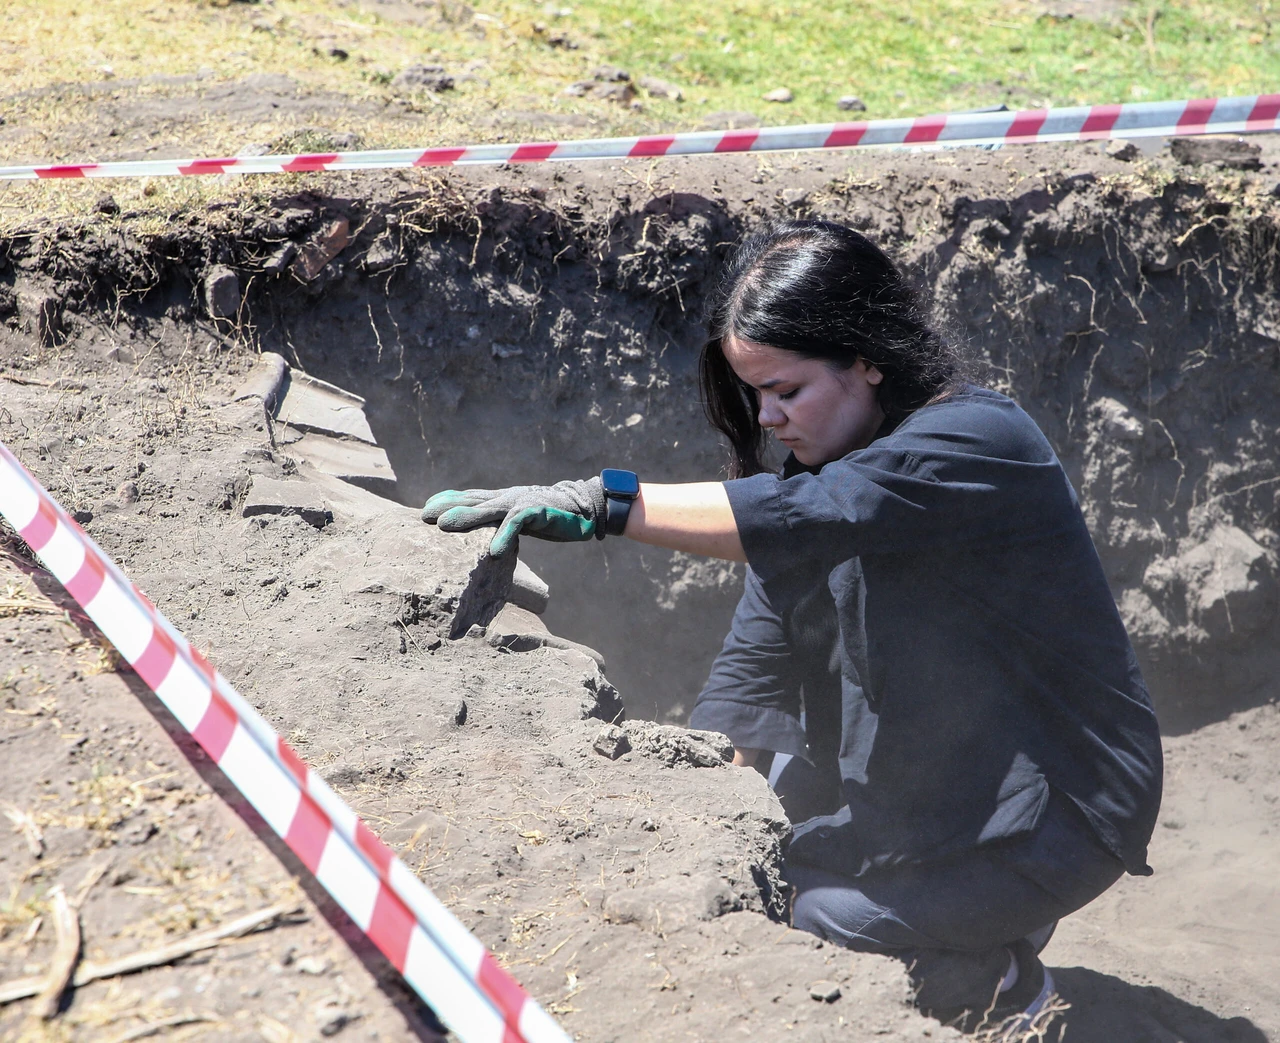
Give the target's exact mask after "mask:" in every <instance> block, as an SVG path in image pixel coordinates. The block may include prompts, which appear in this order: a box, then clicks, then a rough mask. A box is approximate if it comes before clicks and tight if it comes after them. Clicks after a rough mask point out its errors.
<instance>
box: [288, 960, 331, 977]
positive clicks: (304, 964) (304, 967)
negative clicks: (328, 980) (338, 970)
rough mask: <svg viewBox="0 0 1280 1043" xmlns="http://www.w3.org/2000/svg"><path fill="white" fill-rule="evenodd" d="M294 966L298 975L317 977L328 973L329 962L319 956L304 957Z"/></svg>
mask: <svg viewBox="0 0 1280 1043" xmlns="http://www.w3.org/2000/svg"><path fill="white" fill-rule="evenodd" d="M295 966H296V967H297V968H298V973H299V974H311V975H315V976H317V977H319V976H320V975H321V974H328V973H329V961H328V960H326V959H322V958H321V957H319V956H304V957H303V958H302V959H300V960H298V961H297V963H296V964H295Z"/></svg>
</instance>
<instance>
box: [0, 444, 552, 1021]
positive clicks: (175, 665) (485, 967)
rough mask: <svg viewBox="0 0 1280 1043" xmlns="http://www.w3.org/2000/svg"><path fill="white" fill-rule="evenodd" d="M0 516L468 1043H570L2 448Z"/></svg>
mask: <svg viewBox="0 0 1280 1043" xmlns="http://www.w3.org/2000/svg"><path fill="white" fill-rule="evenodd" d="M0 515H3V516H4V517H5V519H6V520H7V521H8V522H9V524H10V525H12V526H13V528H14V529H15V530H16V531H17V532H18V533H19V534H20V535H21V536H22V538H23V539H24V540H26V542H27V544H28V545H29V546H30V547H31V549H32V550H34V551H35V552H36V553H37V554H38V555H39V556H40V560H41V561H42V562H43V563H44V564H45V566H46V567H47V568H48V569H49V571H50V572H51V573H52V574H53V575H54V576H55V577H56V578H57V580H58V582H60V583H61V584H62V585H63V586H64V587H65V588H66V590H67V592H68V593H69V594H70V595H71V596H72V597H73V598H74V599H75V600H76V602H77V603H78V604H79V605H80V607H81V608H83V609H84V610H85V612H86V613H87V614H88V616H89V618H90V619H92V620H93V622H94V623H95V624H96V625H97V626H98V628H99V629H100V630H101V631H102V633H103V634H105V635H106V637H107V639H108V640H109V641H110V642H111V643H112V644H113V645H114V646H115V647H116V649H117V651H119V653H120V655H121V656H122V657H123V658H124V659H125V660H126V661H127V662H128V663H129V665H130V666H132V667H133V669H134V670H135V671H137V673H138V676H139V677H141V678H142V680H143V681H145V682H146V684H147V686H148V687H149V688H151V690H152V691H154V692H155V693H156V695H157V696H159V698H160V701H161V702H163V703H164V704H165V706H166V707H168V709H169V711H170V712H171V713H172V714H173V715H174V717H175V718H177V720H178V721H179V722H180V723H181V724H182V726H183V727H184V728H186V729H187V731H189V732H190V733H191V734H192V736H194V738H195V739H196V741H197V742H198V743H199V744H200V745H201V746H202V747H203V748H204V750H205V752H206V753H208V754H209V756H210V757H211V758H212V759H213V761H214V762H215V763H216V764H217V765H218V767H219V768H220V769H221V770H222V772H223V774H225V775H226V777H227V778H228V779H229V780H230V781H231V783H232V784H233V785H234V786H235V787H236V788H237V789H238V790H239V791H240V792H241V793H242V794H244V796H245V798H246V799H247V800H248V801H249V803H250V804H252V805H253V807H254V809H255V810H256V811H257V812H258V814H260V815H261V816H262V817H263V819H265V820H266V822H267V824H268V825H270V826H271V828H272V829H273V830H275V832H276V833H278V834H279V835H280V836H281V837H282V838H283V839H284V842H285V843H286V844H288V846H289V848H290V849H291V850H292V851H293V853H294V854H296V855H297V856H298V858H299V859H300V860H301V861H302V863H303V865H305V866H306V867H307V869H308V870H310V871H311V872H312V873H313V874H314V875H315V878H316V880H318V881H319V882H320V884H321V886H323V887H324V889H325V890H326V891H328V892H329V894H330V895H332V896H333V898H334V899H335V900H336V901H337V902H338V904H339V905H340V906H341V907H342V908H343V910H344V911H345V912H346V914H347V915H348V916H350V917H351V919H352V920H353V921H354V922H355V923H356V924H357V926H359V927H360V929H361V930H362V931H364V933H365V934H366V935H367V936H368V937H369V939H370V940H371V941H372V942H373V943H374V944H375V945H376V946H377V947H378V949H379V950H381V951H382V953H383V954H384V955H385V956H386V957H387V959H388V960H390V961H391V963H392V964H393V965H394V966H395V967H396V969H397V970H398V971H400V973H401V974H402V975H404V978H405V980H406V981H407V982H408V983H409V985H410V986H411V987H412V988H413V989H414V991H415V992H417V993H418V995H419V996H421V997H422V999H423V1000H424V1001H426V1003H428V1004H429V1005H430V1006H431V1007H432V1009H433V1010H435V1012H436V1013H437V1014H438V1015H439V1016H440V1019H441V1020H442V1021H443V1022H444V1023H445V1024H446V1025H447V1026H448V1027H449V1028H450V1029H452V1030H453V1032H454V1033H456V1034H457V1036H458V1037H459V1038H460V1039H462V1040H464V1041H465V1043H568V1038H569V1037H568V1036H566V1035H565V1034H564V1032H563V1031H562V1030H561V1029H560V1027H559V1026H558V1025H557V1024H556V1023H555V1022H554V1021H553V1020H552V1019H551V1017H550V1016H549V1015H548V1014H547V1013H546V1012H545V1011H543V1009H542V1008H541V1007H539V1006H538V1004H537V1003H535V1002H534V1001H533V1000H532V999H531V998H530V997H529V996H528V994H527V993H526V992H525V991H524V989H522V988H521V987H520V985H518V984H517V983H516V981H515V980H514V979H513V978H511V977H510V976H509V975H508V974H507V972H506V971H504V970H503V969H502V968H501V967H499V966H498V964H497V962H496V961H495V960H494V958H493V955H492V954H491V953H490V952H489V951H488V950H487V949H486V948H485V947H484V946H483V945H482V944H481V943H480V941H479V940H478V939H476V938H475V936H474V935H472V934H471V932H470V931H468V930H467V929H466V928H465V927H464V926H463V925H462V924H461V923H460V922H459V921H458V920H457V919H456V918H455V917H454V916H453V914H452V913H450V912H449V910H448V909H446V908H445V907H444V906H443V905H442V904H441V903H440V902H439V901H438V900H437V899H436V897H435V896H434V895H433V894H432V893H431V891H430V890H428V888H427V887H426V885H424V884H423V883H422V881H420V880H419V879H418V878H417V877H416V876H415V875H414V874H413V871H412V870H410V869H409V868H408V867H407V866H406V865H405V864H404V863H403V862H401V861H400V860H399V859H398V858H396V857H395V855H394V854H392V852H391V849H390V848H388V847H387V846H386V845H385V844H383V843H382V841H381V840H379V839H378V838H377V836H375V835H374V833H373V831H372V830H370V829H369V827H368V826H367V825H365V824H364V822H362V821H361V820H360V819H359V818H358V817H357V816H356V813H355V812H354V811H352V810H351V809H350V808H349V807H348V806H347V805H346V803H345V802H344V801H343V800H342V798H341V797H339V796H338V795H337V794H336V793H334V792H333V790H332V789H330V788H329V786H328V785H327V784H326V783H325V782H324V780H323V779H321V778H319V777H318V776H317V775H316V774H315V773H314V772H312V771H311V770H310V769H309V768H308V767H307V766H306V764H304V763H303V761H302V759H301V758H300V757H299V756H298V755H297V753H295V752H294V751H293V750H292V749H291V748H290V747H289V746H288V745H286V744H285V742H284V740H283V739H281V738H280V737H279V736H278V735H277V734H276V733H275V731H274V730H273V729H272V727H271V725H269V724H268V723H267V722H266V721H265V720H264V719H263V718H262V717H261V716H260V715H259V714H258V713H257V711H256V710H254V709H253V707H252V706H250V705H249V703H248V702H246V701H245V699H244V697H243V696H241V695H240V694H239V693H238V692H237V691H236V690H235V689H234V688H232V687H231V685H230V684H228V683H227V681H226V679H225V678H224V677H223V676H222V675H221V674H219V673H218V672H217V671H215V670H214V668H213V667H212V666H211V665H210V664H209V662H208V661H207V660H206V659H205V658H204V657H203V656H202V655H200V653H199V652H197V651H196V650H195V649H194V648H192V647H191V645H190V644H188V642H187V640H186V639H185V638H184V637H183V636H182V635H181V634H180V633H179V632H178V631H177V630H176V629H175V628H174V627H173V625H172V624H171V623H169V621H168V620H167V619H165V618H164V616H163V615H161V613H160V612H159V611H158V610H157V609H156V607H155V606H154V605H152V604H151V602H150V601H148V600H147V598H146V597H145V596H144V595H143V594H142V592H141V591H140V590H138V588H137V587H135V586H134V585H133V584H132V583H131V582H129V579H128V578H127V577H126V576H125V575H124V573H123V572H121V571H120V569H119V568H118V567H117V566H116V565H115V563H114V562H112V561H111V559H110V558H108V557H107V556H106V554H104V553H103V552H102V550H101V548H99V547H98V545H97V544H96V543H94V541H93V540H92V539H91V538H90V537H89V536H88V535H87V534H86V533H85V532H84V530H83V529H81V528H80V526H79V525H77V524H76V523H75V521H73V520H72V519H71V518H70V517H69V516H68V515H67V513H66V511H64V510H63V509H62V508H61V507H60V506H59V505H58V503H57V502H56V501H55V500H54V499H53V498H52V497H51V496H50V495H49V493H48V492H47V491H46V490H45V489H44V488H43V487H42V486H41V485H40V483H39V482H37V481H36V479H35V478H33V477H32V476H31V474H30V472H28V471H27V470H26V468H24V467H23V466H22V464H21V463H19V462H18V460H17V458H16V457H15V456H14V455H13V454H12V453H11V452H10V451H9V449H8V448H7V447H6V446H4V445H3V443H0Z"/></svg>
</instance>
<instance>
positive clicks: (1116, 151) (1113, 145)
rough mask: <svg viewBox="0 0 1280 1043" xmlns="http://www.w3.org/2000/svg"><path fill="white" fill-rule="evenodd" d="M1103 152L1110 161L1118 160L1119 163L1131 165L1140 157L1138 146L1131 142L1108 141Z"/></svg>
mask: <svg viewBox="0 0 1280 1043" xmlns="http://www.w3.org/2000/svg"><path fill="white" fill-rule="evenodd" d="M1104 151H1105V152H1106V154H1107V155H1108V156H1110V157H1111V158H1112V159H1118V160H1119V161H1120V162H1121V163H1132V162H1133V161H1134V160H1135V159H1137V158H1138V157H1139V156H1140V155H1142V153H1141V152H1140V151H1139V149H1138V146H1137V145H1135V144H1134V143H1133V142H1132V141H1119V140H1116V141H1108V142H1107V147H1106V149H1104Z"/></svg>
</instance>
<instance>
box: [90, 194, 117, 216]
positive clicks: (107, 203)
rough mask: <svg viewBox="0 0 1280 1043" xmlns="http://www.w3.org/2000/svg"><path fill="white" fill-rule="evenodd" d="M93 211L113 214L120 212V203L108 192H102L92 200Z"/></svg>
mask: <svg viewBox="0 0 1280 1043" xmlns="http://www.w3.org/2000/svg"><path fill="white" fill-rule="evenodd" d="M93 210H94V213H98V214H108V215H115V214H118V213H120V204H119V203H117V202H116V197H115V196H113V195H112V194H111V193H110V192H104V193H102V195H100V196H98V198H97V199H96V200H95V201H94V204H93Z"/></svg>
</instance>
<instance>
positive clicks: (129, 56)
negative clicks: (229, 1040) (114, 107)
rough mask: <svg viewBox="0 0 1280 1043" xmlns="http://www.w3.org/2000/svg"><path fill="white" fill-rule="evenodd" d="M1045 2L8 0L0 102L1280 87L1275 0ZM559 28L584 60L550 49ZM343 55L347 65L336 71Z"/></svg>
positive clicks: (1120, 92) (656, 113)
mask: <svg viewBox="0 0 1280 1043" xmlns="http://www.w3.org/2000/svg"><path fill="white" fill-rule="evenodd" d="M1046 6H1052V4H1049V5H1046V4H1042V3H1041V2H1039V0H899V2H898V3H893V4H879V3H876V4H873V3H869V2H864V0H857V2H855V0H801V2H795V3H790V4H777V3H766V2H761V0H740V2H736V3H712V4H700V5H689V4H687V3H681V2H677V0H645V2H643V3H641V2H636V0H590V2H588V3H580V4H541V3H530V2H527V0H479V2H478V3H477V4H475V6H474V17H468V16H467V15H466V13H465V9H464V8H463V6H462V5H461V4H458V3H456V2H453V0H446V3H445V7H444V10H445V11H446V12H447V13H449V12H452V19H449V18H436V17H435V16H434V15H433V14H432V11H433V9H432V8H417V10H419V11H422V12H424V17H425V20H426V24H421V25H415V24H411V23H407V22H397V21H393V20H391V19H389V18H381V17H379V16H378V14H376V11H377V10H378V5H375V4H369V5H362V4H360V3H358V2H349V3H342V2H339V0H275V2H274V3H268V2H263V3H229V4H218V3H214V2H209V0H161V2H153V3H147V2H146V0H143V2H137V0H96V2H90V0H7V2H6V3H5V4H4V5H3V10H0V94H10V95H11V94H13V93H16V92H20V91H30V90H33V89H36V88H39V87H42V86H46V85H48V84H51V83H70V82H102V81H107V82H108V84H109V79H108V78H109V77H110V78H114V79H115V80H116V81H123V80H129V79H137V78H143V77H151V76H163V75H168V76H174V75H191V74H195V73H197V72H198V71H200V70H204V72H205V74H206V75H207V76H210V77H213V78H216V79H233V78H237V77H242V76H245V75H248V74H251V73H255V72H276V73H286V74H288V75H289V76H291V77H294V78H295V79H297V80H298V81H300V82H302V83H304V84H306V85H309V86H311V87H315V88H322V87H323V88H328V89H331V90H337V91H341V92H343V93H347V94H350V95H352V96H354V97H358V98H367V99H378V100H381V99H385V98H386V97H388V96H389V93H390V92H389V88H388V86H387V83H388V81H389V79H390V78H391V77H392V76H393V75H394V74H395V73H396V72H398V71H399V70H400V69H401V68H403V67H404V66H405V65H406V64H408V63H410V62H413V61H428V60H436V61H440V62H442V63H443V64H445V65H446V66H448V67H449V68H450V69H452V70H455V71H457V70H461V69H462V67H463V66H464V65H465V64H466V63H468V62H476V63H483V64H482V65H478V66H477V68H476V71H475V72H474V75H475V77H476V78H475V79H473V80H470V81H466V82H461V83H460V84H459V87H458V90H457V91H456V92H453V93H451V94H448V95H444V96H442V97H441V99H439V100H440V101H441V104H442V105H443V107H444V108H446V109H450V108H456V107H457V106H458V105H459V104H461V105H463V106H464V107H466V108H469V109H472V110H475V111H479V110H482V109H484V108H485V107H492V106H517V107H524V108H537V109H542V110H547V111H553V112H561V113H571V112H582V113H587V114H590V115H594V116H597V117H600V118H603V119H604V121H605V122H606V123H626V122H638V121H639V122H643V121H645V120H659V121H662V122H664V123H667V124H683V125H688V124H691V123H696V122H697V121H698V120H700V119H702V118H703V117H704V116H705V115H706V114H707V113H708V112H712V111H717V110H724V109H736V110H744V109H745V110H749V111H754V112H756V113H757V114H759V115H761V116H762V117H763V118H765V120H766V121H767V122H771V123H780V122H786V121H790V120H823V119H832V118H835V117H836V112H837V110H836V108H835V102H836V99H837V98H839V97H840V96H841V95H845V94H855V95H858V96H859V97H861V98H862V99H863V100H864V101H865V102H866V103H867V106H868V109H869V113H870V115H872V116H877V115H879V116H889V115H899V114H902V113H906V112H916V111H925V110H930V111H932V110H940V109H947V108H956V107H966V106H973V105H979V104H994V103H998V102H1001V101H1008V102H1010V103H1013V104H1018V105H1027V104H1041V103H1052V104H1076V103H1081V102H1084V101H1129V100H1134V99H1141V98H1156V97H1161V98H1172V97H1183V96H1187V95H1212V94H1239V93H1253V92H1257V91H1263V90H1276V89H1280V47H1278V41H1277V38H1276V36H1275V35H1274V34H1273V25H1272V19H1273V18H1274V17H1275V16H1276V11H1275V10H1274V9H1273V8H1274V7H1275V5H1274V4H1273V3H1272V0H1155V2H1146V0H1136V2H1133V3H1131V4H1129V5H1128V6H1127V7H1126V8H1125V9H1124V13H1123V14H1121V15H1118V16H1116V17H1114V18H1112V19H1110V20H1101V21H1088V20H1085V19H1081V18H1073V19H1063V18H1055V17H1051V16H1049V15H1047V14H1045V8H1046ZM406 8H410V5H409V4H407V3H406V4H403V5H401V9H406ZM383 10H386V8H383ZM535 25H538V26H541V27H542V31H541V32H539V31H536V29H535ZM557 32H562V33H563V34H565V36H566V37H567V41H566V42H567V43H569V44H572V45H576V49H568V48H566V47H563V46H561V47H553V46H551V45H550V44H549V43H548V42H547V41H548V39H550V38H552V37H553V36H555V34H556V33H557ZM335 47H336V48H339V49H340V50H341V51H343V52H345V53H346V54H347V55H348V57H347V58H345V59H343V58H340V57H335V56H333V53H332V52H333V49H334V48H335ZM604 62H608V63H613V64H617V65H621V66H622V67H624V68H626V69H628V70H629V71H630V72H631V73H632V74H633V75H635V76H640V75H654V76H660V77H663V78H666V79H669V80H671V81H673V82H674V83H676V84H677V85H679V86H680V87H681V88H682V89H683V90H684V92H685V95H686V100H685V101H684V103H683V104H678V103H675V102H668V101H658V100H654V99H643V100H644V105H645V109H646V111H645V113H644V114H631V113H627V112H625V111H624V110H622V109H621V108H620V107H618V106H610V105H608V103H601V102H592V101H589V100H583V99H573V98H568V97H566V96H565V95H564V93H563V91H564V87H565V86H566V85H567V84H568V83H570V82H572V81H573V80H575V79H578V78H580V77H582V76H584V75H586V74H587V73H588V71H589V70H590V69H591V68H592V67H593V66H595V65H597V64H600V63H604ZM774 87H788V88H790V89H791V90H792V91H793V92H794V94H795V101H794V102H793V103H792V104H790V105H771V104H768V103H765V102H762V101H761V95H762V94H763V93H764V92H766V91H768V90H770V89H772V88H774ZM148 89H151V90H159V91H163V90H168V89H170V88H168V87H167V86H165V85H164V84H156V85H154V86H152V87H150V88H148ZM424 104H425V105H426V107H427V108H428V109H430V108H431V103H430V102H424ZM444 115H445V114H444V113H441V116H444Z"/></svg>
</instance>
